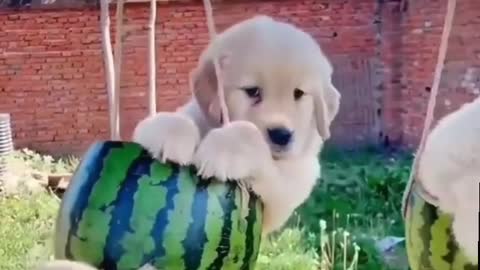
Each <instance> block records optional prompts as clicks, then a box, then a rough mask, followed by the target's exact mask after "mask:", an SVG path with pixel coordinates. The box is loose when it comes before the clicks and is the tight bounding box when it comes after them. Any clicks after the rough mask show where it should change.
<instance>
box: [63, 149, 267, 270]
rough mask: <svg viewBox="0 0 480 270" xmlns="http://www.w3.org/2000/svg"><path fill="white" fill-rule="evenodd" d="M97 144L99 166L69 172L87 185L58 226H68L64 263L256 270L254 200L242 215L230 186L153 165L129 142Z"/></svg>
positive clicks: (258, 207)
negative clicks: (87, 178)
mask: <svg viewBox="0 0 480 270" xmlns="http://www.w3.org/2000/svg"><path fill="white" fill-rule="evenodd" d="M101 144H103V145H102V147H103V151H100V152H101V153H100V154H98V155H97V156H93V157H91V158H92V159H95V160H94V161H95V162H94V163H95V164H97V165H98V166H96V167H95V168H92V167H89V168H88V169H89V170H90V171H87V172H76V174H79V175H80V174H81V175H85V177H90V180H85V181H83V182H85V187H82V188H83V189H82V192H78V194H79V195H78V198H73V201H75V203H76V204H74V207H72V211H71V212H72V213H71V214H70V215H69V214H67V215H65V216H64V217H62V218H63V219H69V222H59V224H60V225H59V226H62V224H63V226H68V225H65V224H70V225H69V227H68V228H67V231H68V232H69V233H68V239H67V241H64V242H66V243H67V244H66V246H65V247H61V248H62V249H65V254H67V257H68V259H71V260H77V261H84V262H87V263H90V264H92V265H94V266H96V267H99V268H101V269H102V268H105V269H118V270H133V269H138V268H139V267H141V266H143V265H145V264H151V265H153V266H155V267H156V268H157V269H159V270H161V269H168V270H207V269H225V270H230V269H231V270H237V269H238V270H240V269H242V270H243V269H245V270H250V269H254V268H255V262H256V259H257V256H258V252H259V247H260V239H261V228H262V210H263V208H262V204H261V202H260V199H259V198H258V197H257V196H256V195H255V194H253V193H251V194H250V196H249V201H248V203H247V204H248V209H247V211H248V214H247V215H246V216H243V215H242V214H241V212H242V211H241V210H242V209H241V207H242V192H241V190H240V188H239V187H238V186H237V185H236V184H235V183H234V182H227V183H220V182H217V181H213V180H212V179H199V177H198V176H197V175H196V171H195V168H192V167H188V166H178V165H176V164H173V163H160V162H158V161H156V160H153V159H152V158H151V157H150V156H149V155H148V153H147V152H146V151H145V150H144V149H143V148H142V147H141V146H139V145H137V144H135V143H130V142H120V143H119V142H110V141H105V142H101ZM85 156H92V155H85ZM82 162H87V161H85V160H82ZM88 162H90V163H92V160H89V161H88ZM81 167H82V166H79V168H81ZM83 167H85V166H83ZM92 179H93V180H92ZM83 182H82V183H83ZM89 183H90V184H89ZM88 185H90V186H88ZM66 194H68V193H66ZM70 199H71V198H70ZM77 202H78V203H77Z"/></svg>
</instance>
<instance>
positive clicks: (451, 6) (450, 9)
mask: <svg viewBox="0 0 480 270" xmlns="http://www.w3.org/2000/svg"><path fill="white" fill-rule="evenodd" d="M455 6H456V0H448V4H447V13H446V15H445V22H444V26H443V33H442V38H441V41H440V48H439V52H438V58H437V65H436V67H435V73H434V77H433V85H432V90H431V92H430V98H429V100H428V106H427V114H426V116H425V123H424V126H423V131H422V137H421V139H420V144H419V147H418V149H417V153H416V155H415V158H414V160H413V164H412V169H411V171H410V178H409V180H408V183H407V187H406V190H405V193H404V196H403V205H402V210H403V215H404V217H405V215H406V208H407V207H406V206H407V201H408V199H409V197H410V194H411V192H412V188H413V184H414V182H415V180H416V179H417V172H418V164H419V161H420V156H421V154H422V153H423V151H424V148H425V143H426V140H427V137H428V134H429V133H430V129H431V126H432V123H433V120H434V113H435V105H436V98H437V95H438V88H439V86H440V80H441V76H442V71H443V67H444V63H445V57H446V55H447V48H448V39H449V37H450V32H451V30H452V25H453V18H454V14H455ZM417 181H419V180H418V179H417ZM417 184H418V185H419V187H420V188H421V183H420V182H419V183H417ZM419 191H420V192H421V193H422V194H421V195H422V197H423V198H424V199H425V200H426V201H428V202H429V203H431V204H433V205H436V204H437V202H436V200H437V199H436V198H435V197H434V196H432V195H431V194H429V193H428V191H426V190H424V189H423V190H422V189H420V190H419Z"/></svg>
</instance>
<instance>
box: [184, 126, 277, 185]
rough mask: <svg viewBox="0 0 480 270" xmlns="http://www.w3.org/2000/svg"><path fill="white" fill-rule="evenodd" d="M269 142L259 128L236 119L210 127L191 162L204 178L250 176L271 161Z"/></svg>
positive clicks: (239, 177)
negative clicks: (224, 124) (223, 124)
mask: <svg viewBox="0 0 480 270" xmlns="http://www.w3.org/2000/svg"><path fill="white" fill-rule="evenodd" d="M269 151H270V150H269V148H268V145H267V144H266V143H265V141H264V139H263V137H262V134H261V132H260V130H258V128H257V127H256V126H255V125H254V124H252V123H250V122H245V121H235V122H232V123H230V124H228V125H226V126H224V127H221V128H216V129H212V130H211V131H210V132H209V133H208V134H207V135H206V136H205V138H204V139H203V140H202V142H201V143H200V145H199V146H198V149H197V151H196V153H195V155H194V160H193V162H194V164H195V165H196V166H197V169H198V172H199V174H200V175H202V176H203V177H206V178H208V177H216V178H217V179H218V180H220V181H227V180H240V179H244V180H245V179H248V178H252V177H254V176H255V175H257V174H258V173H259V171H260V170H261V169H262V168H263V167H264V166H267V165H268V161H269V160H271V155H270V152H269Z"/></svg>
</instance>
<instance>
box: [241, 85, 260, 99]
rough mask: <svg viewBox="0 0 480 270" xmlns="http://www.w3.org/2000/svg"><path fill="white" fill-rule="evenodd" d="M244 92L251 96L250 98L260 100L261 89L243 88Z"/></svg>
mask: <svg viewBox="0 0 480 270" xmlns="http://www.w3.org/2000/svg"><path fill="white" fill-rule="evenodd" d="M243 90H244V91H245V93H246V94H247V96H249V97H250V98H256V99H258V98H260V88H258V87H256V86H252V87H246V88H243Z"/></svg>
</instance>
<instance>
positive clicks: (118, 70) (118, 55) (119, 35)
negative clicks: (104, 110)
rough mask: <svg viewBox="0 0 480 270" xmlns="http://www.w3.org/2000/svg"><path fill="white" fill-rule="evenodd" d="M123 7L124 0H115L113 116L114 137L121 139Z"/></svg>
mask: <svg viewBox="0 0 480 270" xmlns="http://www.w3.org/2000/svg"><path fill="white" fill-rule="evenodd" d="M123 7H124V0H117V11H116V15H115V18H116V31H115V63H114V65H115V69H114V72H115V94H114V99H113V100H114V109H113V111H114V112H113V114H114V117H115V128H114V130H115V132H116V135H115V138H116V139H121V134H120V82H121V77H122V57H123Z"/></svg>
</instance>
